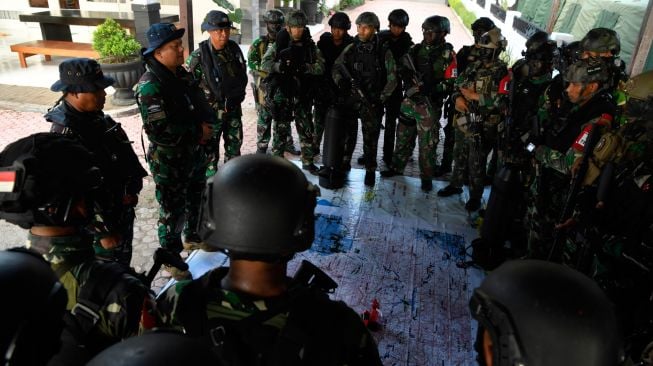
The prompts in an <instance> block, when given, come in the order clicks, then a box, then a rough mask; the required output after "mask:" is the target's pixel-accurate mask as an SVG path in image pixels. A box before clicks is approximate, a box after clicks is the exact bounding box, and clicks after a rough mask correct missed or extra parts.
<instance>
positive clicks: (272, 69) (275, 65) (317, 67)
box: [261, 41, 324, 75]
mask: <svg viewBox="0 0 653 366" xmlns="http://www.w3.org/2000/svg"><path fill="white" fill-rule="evenodd" d="M278 47H279V42H275V43H272V44H271V45H269V46H268V50H267V51H266V52H265V55H263V59H262V60H261V71H263V72H266V73H268V74H275V73H276V74H279V73H281V70H280V67H279V66H280V62H279V57H278V56H279V55H278V54H279V51H280V50H278V49H277V48H278ZM304 47H307V50H306V52H308V53H312V54H313V55H314V57H311V60H310V62H309V63H306V65H305V67H306V69H305V71H304V74H306V75H322V74H324V57H322V53H321V52H320V50H319V49H318V48H317V46H316V45H315V43H314V42H313V41H310V42H307V43H306V44H305V45H304Z"/></svg>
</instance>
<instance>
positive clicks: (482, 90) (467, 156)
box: [450, 59, 508, 200]
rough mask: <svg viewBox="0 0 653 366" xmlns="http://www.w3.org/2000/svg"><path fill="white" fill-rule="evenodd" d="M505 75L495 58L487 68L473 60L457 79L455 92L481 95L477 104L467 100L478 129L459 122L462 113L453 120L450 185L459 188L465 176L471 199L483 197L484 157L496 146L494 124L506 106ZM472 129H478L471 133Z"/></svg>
mask: <svg viewBox="0 0 653 366" xmlns="http://www.w3.org/2000/svg"><path fill="white" fill-rule="evenodd" d="M507 74H508V69H507V67H506V64H505V62H503V61H501V60H497V59H495V60H494V61H492V63H490V64H487V65H485V64H484V63H483V61H476V62H474V63H472V64H470V65H469V66H468V68H467V69H466V70H465V71H464V72H463V73H462V74H461V75H460V76H459V77H458V79H457V80H456V86H455V87H456V89H457V88H459V87H472V88H474V89H475V91H476V92H477V93H479V94H480V96H481V99H480V100H479V101H478V102H475V101H468V103H469V104H468V105H469V106H470V107H471V108H470V111H473V112H475V113H476V114H477V118H480V121H479V123H480V124H481V126H470V125H471V123H470V122H467V124H466V125H463V124H462V123H460V117H463V115H462V114H458V115H457V117H456V121H455V122H456V123H455V127H456V131H455V136H456V143H455V145H454V160H455V167H454V170H453V174H452V176H451V182H450V185H451V186H453V187H457V188H460V187H462V185H463V182H464V177H465V174H467V177H468V179H469V196H470V200H472V199H475V200H480V198H481V196H482V195H483V186H484V180H485V176H486V171H485V169H486V162H487V157H488V154H489V153H490V151H491V150H492V149H494V148H495V146H496V138H497V124H498V123H499V122H500V121H501V119H502V116H501V112H502V109H503V108H505V105H506V103H507V90H506V89H505V86H506V85H505V78H506V76H507ZM457 97H462V94H460V93H458V92H456V93H454V94H453V95H452V98H453V100H454V101H455V100H456V98H457ZM470 128H471V129H470ZM474 129H478V130H476V131H474Z"/></svg>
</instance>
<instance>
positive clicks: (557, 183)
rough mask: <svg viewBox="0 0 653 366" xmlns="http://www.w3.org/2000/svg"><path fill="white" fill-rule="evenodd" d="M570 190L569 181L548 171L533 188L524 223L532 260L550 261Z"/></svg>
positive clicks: (541, 175)
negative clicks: (563, 208) (552, 247)
mask: <svg viewBox="0 0 653 366" xmlns="http://www.w3.org/2000/svg"><path fill="white" fill-rule="evenodd" d="M568 190H569V179H568V177H567V176H565V175H563V174H562V173H559V172H557V171H555V170H553V169H549V168H542V169H541V172H540V176H539V177H537V178H536V179H535V180H534V181H533V183H532V184H531V187H530V191H529V196H528V206H527V209H526V217H525V219H524V225H525V226H526V230H527V233H528V237H527V238H528V252H529V257H530V258H537V259H546V258H547V257H548V254H549V251H550V249H551V244H552V243H553V234H554V233H553V231H554V230H553V229H554V226H555V224H556V223H557V222H558V220H559V219H560V215H561V213H562V206H563V205H564V202H565V198H566V197H565V196H566V194H567V192H568Z"/></svg>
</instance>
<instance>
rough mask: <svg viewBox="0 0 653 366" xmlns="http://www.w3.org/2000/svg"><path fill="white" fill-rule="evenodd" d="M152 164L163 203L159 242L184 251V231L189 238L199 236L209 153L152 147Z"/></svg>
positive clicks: (160, 211)
mask: <svg viewBox="0 0 653 366" xmlns="http://www.w3.org/2000/svg"><path fill="white" fill-rule="evenodd" d="M148 163H149V166H150V172H152V177H153V178H154V183H155V188H156V200H157V201H158V202H159V225H158V236H159V243H160V244H161V246H162V247H164V248H167V249H170V250H172V251H173V252H177V253H178V252H181V250H182V241H181V233H182V231H183V234H184V236H186V237H188V236H192V235H196V234H197V228H198V225H199V210H200V204H201V200H202V192H203V191H204V186H205V184H206V177H205V173H206V170H207V163H208V159H207V155H206V152H205V150H204V149H202V148H196V149H190V148H164V147H155V146H154V145H150V148H149V151H148Z"/></svg>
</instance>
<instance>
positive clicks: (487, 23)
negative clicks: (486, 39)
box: [472, 17, 494, 42]
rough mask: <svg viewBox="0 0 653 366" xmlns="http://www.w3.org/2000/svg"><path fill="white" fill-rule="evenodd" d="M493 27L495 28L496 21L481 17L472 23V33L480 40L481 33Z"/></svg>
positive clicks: (475, 38)
mask: <svg viewBox="0 0 653 366" xmlns="http://www.w3.org/2000/svg"><path fill="white" fill-rule="evenodd" d="M492 28H494V22H493V21H492V20H491V19H490V18H486V17H481V18H478V19H476V21H474V23H472V34H473V35H474V40H475V41H476V42H478V39H479V38H480V37H481V35H482V34H483V33H485V32H487V31H489V30H490V29H492Z"/></svg>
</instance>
